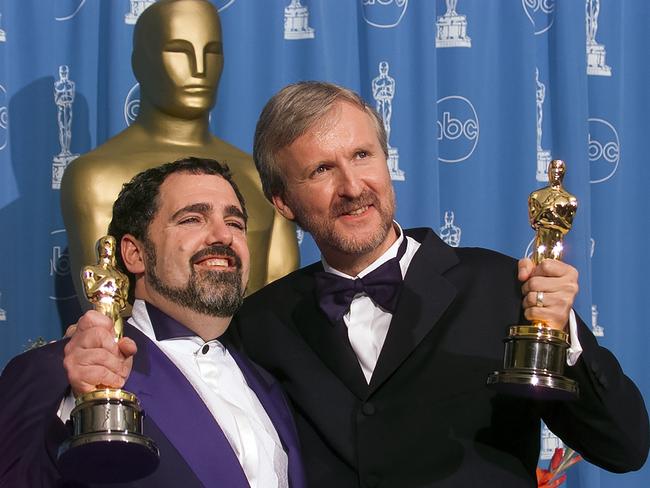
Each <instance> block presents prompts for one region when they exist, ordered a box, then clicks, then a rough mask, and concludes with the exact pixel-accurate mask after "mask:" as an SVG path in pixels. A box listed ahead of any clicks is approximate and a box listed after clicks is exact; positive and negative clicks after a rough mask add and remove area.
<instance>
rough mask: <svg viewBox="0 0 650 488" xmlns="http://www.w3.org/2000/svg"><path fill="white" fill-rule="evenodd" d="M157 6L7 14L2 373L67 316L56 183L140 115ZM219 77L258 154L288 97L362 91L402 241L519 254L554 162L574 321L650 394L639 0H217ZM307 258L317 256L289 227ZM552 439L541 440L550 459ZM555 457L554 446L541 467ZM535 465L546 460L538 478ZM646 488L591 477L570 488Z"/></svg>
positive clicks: (644, 69)
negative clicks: (380, 120)
mask: <svg viewBox="0 0 650 488" xmlns="http://www.w3.org/2000/svg"><path fill="white" fill-rule="evenodd" d="M151 3H153V2H152V1H151V0H110V1H109V0H50V1H48V2H44V1H42V0H0V29H1V32H0V293H1V295H0V367H1V366H3V365H4V364H5V363H6V362H7V361H8V360H9V358H10V357H12V356H13V355H15V354H17V353H19V352H20V351H22V350H24V349H25V348H26V347H29V346H30V345H31V344H33V343H37V342H38V341H39V340H46V341H47V340H52V339H56V338H58V337H60V336H61V331H62V328H64V327H65V325H66V324H68V323H70V322H71V321H74V319H75V318H76V316H77V314H78V305H77V302H76V298H75V297H74V291H73V289H72V285H71V281H70V272H69V261H68V257H67V254H66V233H65V229H64V226H63V223H62V218H61V214H60V210H59V190H58V188H57V186H58V182H59V181H60V176H61V174H62V171H63V170H64V169H65V164H66V162H67V161H69V160H70V159H71V158H74V157H75V155H78V154H82V153H85V152H87V151H89V150H90V149H92V148H94V147H96V146H97V145H99V144H101V143H102V142H104V141H105V140H106V139H107V138H108V137H110V136H112V135H114V134H116V133H117V132H119V131H121V130H123V129H124V128H125V127H126V126H127V124H129V123H130V122H131V121H132V120H133V117H134V114H136V113H137V109H138V96H139V92H138V86H137V84H136V81H135V79H134V77H133V75H132V73H131V68H130V54H131V36H132V32H133V24H134V22H135V20H136V18H137V16H138V15H139V13H140V12H141V10H142V9H143V8H146V6H147V5H148V4H151ZM214 4H215V5H216V6H217V7H218V8H219V9H220V11H221V19H222V24H223V33H224V34H223V37H224V49H225V69H224V74H223V77H222V81H221V84H220V90H219V96H218V103H217V106H216V107H215V109H214V112H213V114H212V118H211V126H212V129H213V131H214V132H215V133H216V134H217V135H219V136H220V137H223V138H224V139H226V140H228V141H229V142H231V143H234V144H235V145H237V146H239V147H241V148H243V149H245V150H247V151H249V152H250V151H251V146H252V136H253V130H254V126H255V122H256V120H257V116H258V114H259V112H260V110H261V108H262V106H263V104H264V103H265V102H266V100H267V99H268V98H269V97H270V96H271V95H272V94H273V93H274V92H276V91H277V90H278V89H280V88H281V87H282V86H284V85H285V84H287V83H289V82H293V81H296V80H301V79H323V80H330V81H333V82H336V83H339V84H342V85H345V86H347V87H350V88H352V89H354V90H357V91H359V92H360V93H361V94H362V95H363V96H364V97H365V98H366V99H367V100H368V101H369V102H370V103H372V104H375V105H376V106H377V108H378V110H379V111H380V112H381V113H382V114H383V116H384V119H385V124H386V126H387V128H389V129H390V132H389V134H390V140H389V143H390V146H391V158H390V161H389V166H390V169H391V174H392V176H393V179H394V180H395V187H396V190H397V197H398V218H399V221H400V223H401V224H402V225H403V226H407V227H409V226H422V225H427V226H431V227H433V228H434V229H436V230H439V233H440V234H441V235H442V236H443V237H444V238H445V239H446V240H447V241H448V242H449V243H451V244H452V245H462V246H483V247H489V248H493V249H497V250H499V251H502V252H504V253H507V254H510V255H513V256H517V257H519V256H522V255H524V254H525V253H526V250H527V248H528V246H529V245H530V242H531V239H532V236H533V234H532V231H531V229H530V228H529V227H528V223H527V210H526V198H527V195H528V193H529V192H530V191H532V190H533V189H534V188H537V187H539V186H543V185H544V181H543V180H544V169H545V165H546V164H547V162H548V160H549V159H550V158H560V159H564V160H566V162H567V166H568V173H567V177H566V179H565V184H566V187H567V188H568V190H569V191H571V192H572V193H574V194H575V195H576V196H577V197H578V199H579V202H580V208H579V211H578V215H577V217H576V220H575V225H574V228H573V230H572V232H571V234H570V237H569V238H568V241H567V244H568V246H567V247H568V249H567V254H566V258H567V260H568V261H569V262H571V263H572V264H573V265H574V266H576V267H577V268H578V269H579V270H580V287H581V291H580V295H579V299H578V303H577V306H576V307H577V310H578V312H579V313H580V315H581V316H582V317H583V318H585V320H586V322H588V323H591V324H592V328H593V330H594V333H595V334H596V335H597V336H599V338H598V340H599V341H600V342H601V343H602V344H604V345H605V346H606V347H608V348H610V349H611V350H613V351H614V352H615V354H616V355H617V357H618V358H619V359H620V362H621V363H622V365H623V367H624V368H625V370H626V371H627V373H628V374H629V375H630V376H631V377H632V378H633V379H634V380H635V381H636V383H637V384H638V385H639V387H640V388H641V390H642V392H643V394H644V396H645V398H646V399H647V398H650V396H649V395H650V368H649V367H648V366H649V361H648V356H647V350H648V346H649V345H650V328H649V327H648V326H647V325H648V324H647V319H646V318H645V317H647V315H648V313H647V310H646V309H647V307H648V305H647V304H645V300H646V299H647V296H648V291H649V287H648V285H647V277H648V276H649V275H650V264H648V261H646V260H645V258H644V257H643V256H646V257H647V244H648V242H650V226H649V225H648V224H649V217H648V215H650V203H648V202H649V201H650V200H649V199H648V197H647V193H646V192H647V190H648V184H649V183H650V165H648V162H647V156H646V154H647V151H646V147H647V135H646V132H647V127H648V125H647V116H648V112H649V111H650V95H649V94H648V90H647V87H648V86H650V68H649V66H650V63H648V60H647V53H648V52H650V29H648V26H647V24H648V21H649V19H650V2H647V1H646V0H625V1H624V2H623V1H619V0H563V1H555V0H509V1H505V0H503V1H497V0H460V1H456V0H446V1H443V0H302V1H297V0H214ZM298 237H299V240H300V242H301V255H302V260H303V263H308V262H311V261H314V260H315V259H317V258H318V253H317V250H316V248H315V246H314V244H313V242H312V241H311V239H310V237H309V236H304V235H303V234H302V232H300V231H299V232H298ZM556 442H557V440H556V439H554V438H553V437H552V435H551V434H550V433H548V432H546V433H545V434H544V439H543V446H544V447H545V448H548V449H550V448H551V447H553V446H554V445H555V443H556ZM545 452H546V450H545V451H544V452H543V455H544V453H545ZM544 464H545V463H544ZM649 485H650V469H649V468H647V467H646V468H645V469H643V470H642V471H641V472H638V473H633V474H628V475H624V476H618V475H611V474H608V473H605V472H602V471H600V470H598V469H596V468H594V467H591V466H589V465H588V464H587V463H586V462H583V463H581V464H580V465H579V467H577V468H573V469H572V470H571V477H570V480H569V486H571V487H614V486H616V487H628V486H629V487H633V486H634V487H636V486H649Z"/></svg>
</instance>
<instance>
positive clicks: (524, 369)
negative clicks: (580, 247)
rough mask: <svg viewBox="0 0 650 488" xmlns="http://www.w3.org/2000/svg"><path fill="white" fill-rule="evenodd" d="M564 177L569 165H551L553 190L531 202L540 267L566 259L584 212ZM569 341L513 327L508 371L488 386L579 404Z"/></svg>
mask: <svg viewBox="0 0 650 488" xmlns="http://www.w3.org/2000/svg"><path fill="white" fill-rule="evenodd" d="M564 173H565V164H564V161H560V160H559V159H555V160H553V161H551V163H550V164H549V167H548V180H549V183H550V184H549V186H547V187H544V188H541V189H539V190H537V191H534V192H533V193H531V194H530V196H529V197H528V215H529V219H530V225H531V227H532V228H533V229H535V231H536V233H535V248H534V249H533V256H532V259H533V262H534V263H535V264H536V265H537V264H539V263H541V262H542V260H544V259H560V258H561V257H562V251H563V245H562V239H563V237H564V236H565V235H566V233H567V232H569V230H570V229H571V225H572V224H573V218H574V216H575V214H576V210H577V209H578V201H577V200H576V198H575V197H574V196H573V195H571V194H570V193H569V192H567V191H566V190H565V189H564V188H563V187H562V179H563V178H564ZM538 300H539V294H538ZM542 306H543V302H542ZM568 338H569V336H568V334H567V333H566V332H564V331H563V330H558V329H553V328H551V327H549V326H548V325H546V324H545V323H544V322H542V321H534V322H533V323H532V324H531V325H515V326H512V327H510V333H509V336H508V337H507V338H506V339H505V344H506V346H505V356H504V360H503V367H504V369H503V370H501V371H495V372H494V373H492V374H491V375H489V376H488V384H489V385H491V386H493V387H494V388H495V389H497V390H499V391H503V392H505V393H512V394H516V395H522V396H531V397H535V398H541V399H545V400H569V399H573V398H575V397H576V396H577V395H578V385H577V383H576V382H575V381H573V380H572V379H571V378H567V377H565V376H564V364H565V361H566V350H567V348H568V347H569V342H568Z"/></svg>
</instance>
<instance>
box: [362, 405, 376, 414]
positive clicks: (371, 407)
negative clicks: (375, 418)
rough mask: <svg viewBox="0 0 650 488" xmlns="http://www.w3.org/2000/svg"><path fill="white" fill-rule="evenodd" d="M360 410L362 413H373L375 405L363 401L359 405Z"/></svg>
mask: <svg viewBox="0 0 650 488" xmlns="http://www.w3.org/2000/svg"><path fill="white" fill-rule="evenodd" d="M361 411H362V412H363V414H364V415H374V414H375V412H376V409H375V406H374V405H373V404H372V403H364V404H363V407H361Z"/></svg>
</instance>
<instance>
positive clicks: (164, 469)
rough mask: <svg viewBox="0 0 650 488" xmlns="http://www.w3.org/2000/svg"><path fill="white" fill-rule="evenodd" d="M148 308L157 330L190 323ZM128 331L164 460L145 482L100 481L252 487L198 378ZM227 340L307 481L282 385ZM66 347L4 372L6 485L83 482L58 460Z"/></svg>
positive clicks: (295, 484)
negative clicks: (192, 379)
mask: <svg viewBox="0 0 650 488" xmlns="http://www.w3.org/2000/svg"><path fill="white" fill-rule="evenodd" d="M147 310H148V312H149V315H150V318H151V320H152V323H153V324H154V329H155V330H156V333H157V334H158V331H159V330H160V329H164V330H166V332H165V333H166V334H167V335H169V334H170V333H171V334H172V335H174V334H175V333H177V332H178V329H179V328H182V327H183V326H182V325H181V324H178V323H177V322H175V321H173V319H171V318H169V317H167V316H166V315H164V314H163V313H162V312H160V311H158V310H156V309H155V308H153V307H151V306H149V305H147ZM174 328H176V329H177V330H176V332H173V329H174ZM170 330H172V332H170ZM125 334H126V335H127V336H129V337H131V338H132V339H133V340H134V341H135V342H136V344H137V346H138V353H137V354H136V356H135V358H134V362H133V369H132V371H131V375H130V376H129V379H128V381H127V383H126V385H125V387H124V388H125V389H126V390H128V391H130V392H132V393H135V394H136V395H137V397H138V399H139V400H140V402H141V404H142V406H143V408H144V410H145V413H146V416H145V421H144V432H145V434H146V435H147V436H148V437H151V438H152V439H153V440H154V441H155V442H156V444H157V445H158V447H159V449H160V465H159V467H158V469H157V470H156V472H154V473H153V474H152V475H150V476H148V477H146V478H144V479H141V480H139V481H136V482H132V483H129V484H119V485H101V486H129V487H134V488H135V487H143V488H145V487H152V488H153V487H156V488H161V487H162V488H164V487H177V486H183V487H184V488H190V487H201V486H206V487H213V486H214V487H224V488H226V487H227V488H247V487H248V486H249V485H248V482H247V480H246V476H245V475H244V472H243V470H242V468H241V466H240V464H239V461H238V460H237V457H236V455H235V453H234V452H233V450H232V448H231V447H230V445H229V443H228V441H227V439H226V437H225V435H224V433H223V431H222V430H221V428H220V427H219V425H218V424H217V422H216V421H215V419H214V417H213V416H212V414H211V413H210V411H209V410H208V408H207V407H206V405H205V404H204V403H203V401H202V400H201V398H200V397H199V395H198V394H197V393H196V391H195V390H194V388H193V387H192V386H191V384H190V383H189V382H188V381H187V379H186V378H185V377H184V376H183V374H182V373H181V372H180V371H179V370H178V369H177V368H176V367H175V366H174V365H173V363H172V362H171V361H170V360H169V359H168V358H167V357H166V356H165V355H164V354H163V353H162V352H161V351H160V350H159V349H158V348H157V347H156V346H155V344H154V343H153V342H151V341H150V340H149V339H148V338H147V337H146V336H145V335H143V334H142V333H141V332H140V331H139V330H137V329H136V328H134V327H132V326H131V325H129V324H125ZM220 340H221V341H222V342H223V343H224V344H225V345H226V347H227V348H228V350H229V352H230V353H231V355H232V356H233V358H234V359H235V361H236V362H237V364H238V365H239V368H240V369H241V371H242V373H243V375H244V377H245V378H246V382H247V383H248V385H249V387H250V388H251V389H252V390H253V391H254V392H255V393H256V395H257V397H258V399H259V400H260V403H261V404H262V405H263V407H264V409H265V410H266V412H267V414H268V416H269V418H270V419H271V421H272V422H273V425H274V426H275V428H276V430H277V433H278V436H279V437H280V440H281V442H282V445H283V447H284V449H285V451H286V452H287V455H288V458H289V466H288V471H289V472H288V475H289V483H290V486H291V488H303V487H305V486H306V482H305V480H304V478H305V477H304V472H303V466H302V462H301V457H300V451H299V446H298V438H297V433H296V427H295V425H294V422H293V418H292V415H291V412H290V410H289V407H288V404H287V402H286V400H285V397H284V395H283V393H282V391H281V388H280V386H279V384H278V383H277V382H276V381H275V379H274V378H273V377H272V376H271V375H269V374H268V373H267V372H266V371H264V370H263V369H261V368H260V367H259V366H257V365H255V364H254V363H252V362H251V361H250V360H249V359H248V358H247V357H246V356H245V355H243V354H242V353H241V352H239V351H237V350H236V348H235V347H233V345H232V344H231V343H230V341H229V340H228V338H227V336H222V337H221V338H220ZM64 346H65V341H58V342H56V343H53V344H49V345H47V346H44V347H41V348H38V349H35V350H32V351H29V352H27V353H25V354H22V355H20V356H17V357H16V358H14V359H13V360H12V361H11V362H10V363H9V364H8V365H7V367H6V368H5V370H4V371H3V373H2V376H0V394H1V396H2V402H1V404H0V432H1V433H2V435H0V487H12V488H15V487H23V486H25V487H37V486H38V487H73V486H74V487H78V486H80V485H78V484H74V483H72V482H69V481H67V480H65V479H63V478H62V477H61V474H60V473H59V471H58V469H57V466H56V453H57V450H58V447H59V445H60V444H61V442H63V440H65V439H66V438H67V437H68V435H69V433H68V429H67V428H66V427H65V425H64V424H63V423H62V422H61V420H60V419H59V418H58V416H57V414H56V412H57V409H58V406H59V404H60V402H61V399H62V398H63V397H64V396H65V395H66V394H67V393H68V389H69V385H68V381H67V377H66V374H65V371H64V369H63V362H62V360H63V348H64Z"/></svg>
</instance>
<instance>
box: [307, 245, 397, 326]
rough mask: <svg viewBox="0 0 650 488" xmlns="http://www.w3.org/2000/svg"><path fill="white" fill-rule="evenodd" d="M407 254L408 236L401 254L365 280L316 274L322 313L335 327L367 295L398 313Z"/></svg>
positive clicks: (317, 293) (383, 306)
mask: <svg viewBox="0 0 650 488" xmlns="http://www.w3.org/2000/svg"><path fill="white" fill-rule="evenodd" d="M405 252H406V236H404V238H403V240H402V243H401V245H400V247H399V249H398V251H397V256H395V257H394V258H391V259H389V260H388V261H386V262H385V263H384V264H382V265H381V266H379V267H378V268H377V269H375V270H373V271H371V272H370V273H368V274H367V275H366V276H364V277H363V278H356V279H354V280H351V279H349V278H344V277H343V276H339V275H335V274H333V273H328V272H326V271H320V272H318V273H315V279H316V296H317V297H318V305H319V306H320V308H321V310H322V311H323V312H325V315H327V317H328V318H329V319H330V321H331V322H332V323H333V324H336V323H338V322H339V321H340V320H341V319H342V318H343V316H344V315H345V314H346V313H347V312H348V310H349V309H350V303H352V299H353V298H354V297H355V295H357V294H358V293H365V294H366V295H368V296H369V297H370V298H372V300H373V301H374V302H375V303H376V304H377V305H379V306H380V307H381V308H383V309H384V310H387V311H388V312H390V313H394V312H395V307H396V306H397V299H398V298H399V292H400V291H401V289H402V283H403V280H402V270H401V268H400V265H399V261H400V259H402V256H404V253H405Z"/></svg>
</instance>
